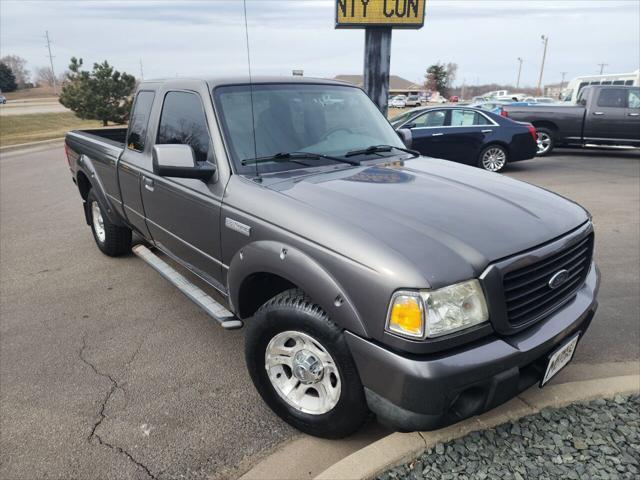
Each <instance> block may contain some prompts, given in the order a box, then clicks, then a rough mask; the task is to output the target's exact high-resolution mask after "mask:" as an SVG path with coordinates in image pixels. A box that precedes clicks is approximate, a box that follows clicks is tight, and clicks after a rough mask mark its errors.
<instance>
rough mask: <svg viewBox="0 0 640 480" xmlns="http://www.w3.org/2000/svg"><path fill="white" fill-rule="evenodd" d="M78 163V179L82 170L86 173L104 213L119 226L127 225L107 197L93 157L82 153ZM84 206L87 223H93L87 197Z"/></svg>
mask: <svg viewBox="0 0 640 480" xmlns="http://www.w3.org/2000/svg"><path fill="white" fill-rule="evenodd" d="M76 165H77V170H76V179H77V177H78V174H79V173H80V172H82V173H83V174H84V175H85V177H87V180H89V184H90V185H91V190H93V192H94V193H95V195H96V198H97V199H98V203H99V204H100V208H101V209H102V212H103V214H105V216H106V217H107V218H108V219H109V221H110V222H111V223H113V224H114V225H117V226H119V227H125V226H127V225H126V224H125V223H124V222H123V221H122V219H121V218H120V216H119V215H118V213H117V212H116V210H115V209H114V208H113V205H112V204H111V201H110V200H109V199H108V198H107V195H106V194H105V192H104V187H103V186H102V182H100V178H99V176H98V175H97V173H96V169H95V167H94V166H93V162H92V161H91V159H90V158H89V157H87V156H86V155H84V154H83V155H80V157H79V158H78V160H77V161H76ZM76 183H77V180H76ZM83 206H84V215H85V219H86V221H87V225H91V212H90V210H89V205H88V203H87V201H86V199H83Z"/></svg>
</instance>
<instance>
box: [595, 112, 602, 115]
mask: <svg viewBox="0 0 640 480" xmlns="http://www.w3.org/2000/svg"><path fill="white" fill-rule="evenodd" d="M593 114H594V115H604V112H593Z"/></svg>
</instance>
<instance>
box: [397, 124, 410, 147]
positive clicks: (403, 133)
mask: <svg viewBox="0 0 640 480" xmlns="http://www.w3.org/2000/svg"><path fill="white" fill-rule="evenodd" d="M396 132H397V133H398V136H399V137H400V138H401V139H402V143H404V146H405V147H407V148H411V144H412V143H413V137H412V135H411V130H409V129H408V128H405V127H403V128H399V129H398V130H396Z"/></svg>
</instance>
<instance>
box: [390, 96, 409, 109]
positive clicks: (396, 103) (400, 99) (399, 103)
mask: <svg viewBox="0 0 640 480" xmlns="http://www.w3.org/2000/svg"><path fill="white" fill-rule="evenodd" d="M389 106H390V107H394V108H404V107H406V106H407V97H406V96H404V95H396V96H395V97H393V98H392V99H391V102H390V103H389Z"/></svg>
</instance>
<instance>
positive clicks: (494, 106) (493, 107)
mask: <svg viewBox="0 0 640 480" xmlns="http://www.w3.org/2000/svg"><path fill="white" fill-rule="evenodd" d="M512 103H514V102H513V101H498V100H492V101H488V102H482V103H474V104H471V105H470V106H471V107H473V108H480V109H481V110H487V111H488V112H491V113H495V114H498V115H501V114H502V109H503V108H504V106H505V105H510V104H512Z"/></svg>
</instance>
